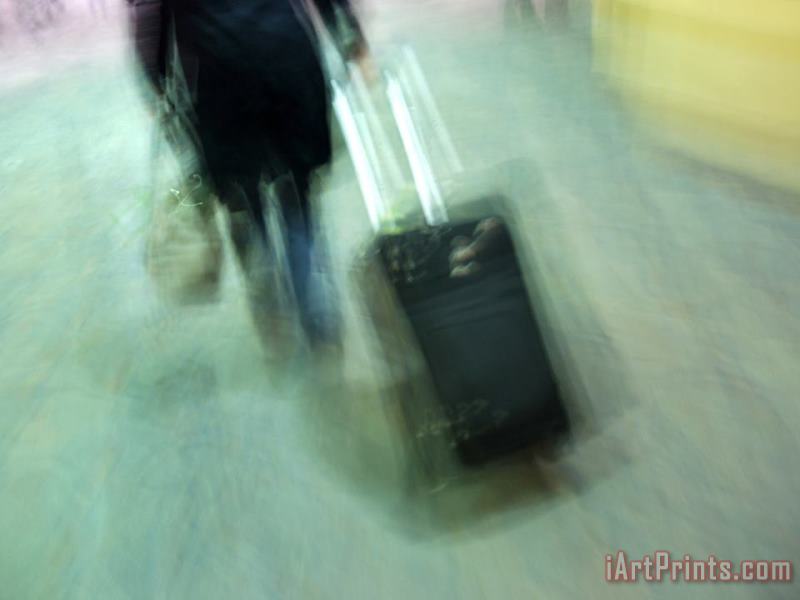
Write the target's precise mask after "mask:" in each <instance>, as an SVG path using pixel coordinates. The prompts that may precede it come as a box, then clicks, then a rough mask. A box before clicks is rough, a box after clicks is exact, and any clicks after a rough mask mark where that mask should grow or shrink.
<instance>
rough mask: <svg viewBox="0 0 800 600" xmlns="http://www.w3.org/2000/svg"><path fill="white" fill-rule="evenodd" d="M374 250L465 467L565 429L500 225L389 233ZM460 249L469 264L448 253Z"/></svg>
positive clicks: (493, 220)
mask: <svg viewBox="0 0 800 600" xmlns="http://www.w3.org/2000/svg"><path fill="white" fill-rule="evenodd" d="M487 225H488V228H489V229H488V230H486V229H487ZM481 230H483V231H481ZM377 246H378V249H379V254H380V258H381V264H382V265H383V267H384V269H385V273H386V276H387V277H388V279H389V280H390V282H391V284H392V287H393V289H394V290H395V292H396V295H397V299H398V301H399V303H400V306H401V307H402V310H403V311H404V313H405V316H406V318H407V320H408V323H409V324H410V326H411V329H412V331H413V334H414V337H415V338H416V341H417V342H418V344H419V347H420V349H421V351H422V354H423V356H424V358H425V360H426V362H427V365H428V367H429V370H430V376H431V380H432V382H433V385H434V387H435V391H436V394H437V400H438V401H439V403H440V404H441V409H442V412H443V415H444V418H445V419H446V421H447V423H448V425H449V428H450V435H451V438H452V441H453V444H454V446H455V448H456V449H457V452H458V456H459V457H460V459H461V460H462V462H464V463H465V464H469V465H474V464H479V463H482V462H485V461H487V460H490V459H493V458H497V457H500V456H503V455H506V454H508V453H510V452H513V451H515V450H518V449H521V448H524V447H527V446H530V445H531V444H534V443H537V442H541V441H546V440H549V439H556V438H557V437H558V436H560V435H561V434H564V433H566V432H567V431H568V417H567V413H566V411H565V409H564V405H563V402H562V400H561V395H560V392H559V387H558V384H557V382H556V378H555V376H554V371H553V367H552V364H551V361H550V358H549V356H548V353H547V351H546V348H545V344H544V340H543V336H542V332H541V330H540V327H539V324H538V322H537V320H536V318H535V317H534V311H533V308H532V306H531V303H530V300H529V295H528V291H527V288H526V286H525V282H524V279H523V275H522V270H521V268H520V263H519V261H518V260H517V256H516V251H515V247H514V243H513V240H512V237H511V232H510V231H509V228H508V226H507V225H506V223H505V222H504V221H503V220H502V219H501V218H499V217H496V216H493V217H488V218H484V219H479V220H471V221H464V222H458V223H448V224H444V225H438V226H434V227H424V228H419V229H415V230H411V231H407V232H404V233H400V234H395V235H386V236H382V237H381V238H380V239H379V240H378V242H377ZM465 248H468V249H470V250H472V249H473V248H474V249H475V251H474V255H473V257H472V260H470V261H468V262H467V263H463V264H460V263H457V262H455V263H454V261H453V255H454V253H456V252H458V251H459V249H461V250H462V251H463V250H464V249H465Z"/></svg>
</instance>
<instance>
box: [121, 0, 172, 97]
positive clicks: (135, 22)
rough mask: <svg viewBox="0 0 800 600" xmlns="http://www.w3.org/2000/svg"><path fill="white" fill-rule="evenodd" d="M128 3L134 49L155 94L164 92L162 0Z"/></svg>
mask: <svg viewBox="0 0 800 600" xmlns="http://www.w3.org/2000/svg"><path fill="white" fill-rule="evenodd" d="M127 1H128V4H129V5H130V6H131V13H132V15H131V19H132V26H133V37H134V50H135V52H136V57H137V58H138V60H139V63H140V66H141V67H142V70H143V72H144V75H145V77H146V79H147V82H148V83H149V84H150V86H151V89H152V91H154V92H155V93H156V95H159V96H160V95H162V94H163V93H164V79H165V77H166V71H167V27H166V18H165V16H166V11H165V6H164V4H163V3H162V2H161V0H127Z"/></svg>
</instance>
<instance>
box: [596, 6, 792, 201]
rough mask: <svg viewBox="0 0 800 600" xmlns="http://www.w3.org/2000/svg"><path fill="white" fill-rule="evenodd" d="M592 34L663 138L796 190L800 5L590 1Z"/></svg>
mask: <svg viewBox="0 0 800 600" xmlns="http://www.w3.org/2000/svg"><path fill="white" fill-rule="evenodd" d="M594 41H595V66H596V68H597V69H598V70H599V71H601V72H602V73H604V74H605V75H607V76H608V78H609V81H610V82H611V83H612V85H613V86H615V87H616V89H618V90H619V91H620V92H621V93H622V96H623V98H624V99H625V100H626V101H627V102H628V104H629V106H630V107H631V108H632V110H633V111H634V112H635V113H636V114H637V115H638V116H639V117H640V118H641V121H642V123H643V125H644V126H645V127H647V128H648V129H649V130H650V131H651V132H652V133H653V134H654V135H655V136H657V137H658V139H660V140H661V141H662V142H663V143H665V144H667V145H669V146H670V147H673V148H676V149H678V150H681V151H684V152H688V153H690V154H692V155H695V156H698V157H700V158H702V159H705V160H708V161H711V162H714V163H717V164H720V165H722V166H725V167H729V168H734V169H737V170H739V171H742V172H745V173H747V174H749V175H753V176H756V177H759V178H761V179H763V180H765V181H768V182H770V183H774V184H779V185H782V186H787V187H790V188H793V189H797V190H800V169H798V166H799V165H800V2H798V1H796V0H757V1H756V0H595V5H594Z"/></svg>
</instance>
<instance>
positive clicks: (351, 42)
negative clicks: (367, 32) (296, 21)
mask: <svg viewBox="0 0 800 600" xmlns="http://www.w3.org/2000/svg"><path fill="white" fill-rule="evenodd" d="M313 2H314V4H315V5H316V7H317V10H319V13H320V16H321V17H322V19H323V21H324V22H325V25H326V26H327V27H328V31H330V32H331V33H332V34H333V36H334V38H335V39H336V43H337V44H338V45H339V48H340V50H341V51H342V53H343V54H344V55H345V56H346V57H348V58H357V57H359V56H363V55H365V54H366V53H367V41H366V38H365V37H364V32H363V30H362V29H361V24H360V23H359V21H358V18H357V17H356V14H355V11H354V10H353V4H352V2H351V0H313Z"/></svg>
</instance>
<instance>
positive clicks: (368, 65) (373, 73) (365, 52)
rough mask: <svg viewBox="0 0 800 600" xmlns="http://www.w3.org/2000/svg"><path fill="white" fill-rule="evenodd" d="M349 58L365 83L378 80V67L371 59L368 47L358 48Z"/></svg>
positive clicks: (369, 83) (368, 83)
mask: <svg viewBox="0 0 800 600" xmlns="http://www.w3.org/2000/svg"><path fill="white" fill-rule="evenodd" d="M351 60H352V62H353V64H354V65H356V67H357V68H358V70H359V72H360V73H361V76H362V77H363V78H364V81H365V82H366V83H367V85H370V86H371V85H373V84H374V83H375V82H376V81H378V67H377V66H376V65H375V61H374V60H372V54H371V53H370V51H369V49H368V48H366V47H361V48H359V49H358V50H357V51H356V52H355V53H354V54H353V57H352V59H351Z"/></svg>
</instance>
